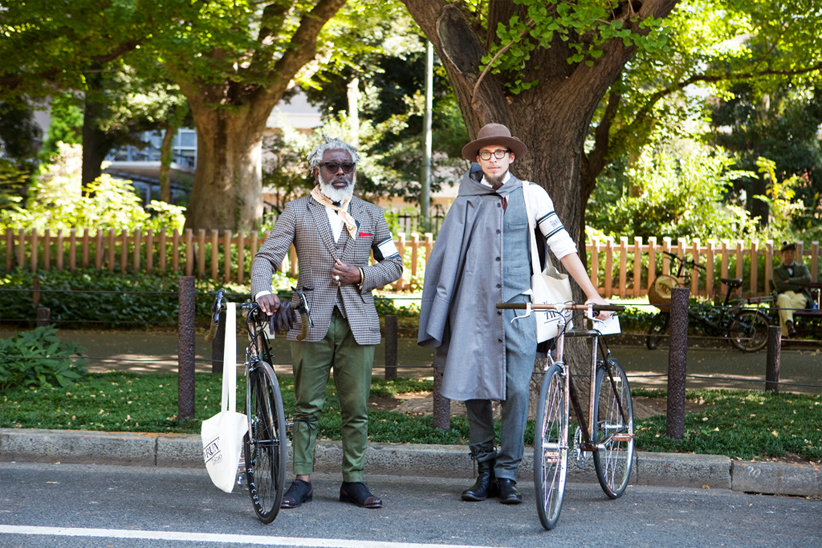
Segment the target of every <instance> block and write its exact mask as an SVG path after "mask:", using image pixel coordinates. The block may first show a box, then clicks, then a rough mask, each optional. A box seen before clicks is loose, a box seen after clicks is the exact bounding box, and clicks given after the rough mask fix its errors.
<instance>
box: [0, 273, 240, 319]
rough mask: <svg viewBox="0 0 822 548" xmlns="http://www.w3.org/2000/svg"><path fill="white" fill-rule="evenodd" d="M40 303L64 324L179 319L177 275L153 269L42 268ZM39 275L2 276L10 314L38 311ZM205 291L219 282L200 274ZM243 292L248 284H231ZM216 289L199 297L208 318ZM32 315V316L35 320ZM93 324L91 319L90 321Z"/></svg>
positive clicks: (3, 300)
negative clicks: (153, 273)
mask: <svg viewBox="0 0 822 548" xmlns="http://www.w3.org/2000/svg"><path fill="white" fill-rule="evenodd" d="M37 277H38V278H39V279H40V288H41V289H42V290H44V291H43V293H41V294H40V305H41V306H44V307H46V308H49V309H50V310H51V318H52V319H53V320H55V321H59V322H62V323H63V325H66V324H68V325H72V324H74V325H84V324H88V323H92V324H98V325H100V326H103V327H112V326H116V325H123V326H137V327H148V326H152V325H168V324H176V323H177V306H178V298H177V292H178V284H177V280H176V278H168V277H165V278H164V277H159V276H150V275H147V274H134V273H132V274H128V275H125V276H124V275H121V274H119V273H112V272H108V271H102V272H98V271H96V270H91V269H89V270H85V271H76V272H74V273H71V272H68V271H57V270H52V271H40V272H38V273H37ZM33 278H34V276H33V275H32V274H31V273H30V272H26V271H21V270H17V271H14V272H12V273H8V274H6V275H5V276H4V277H0V309H1V310H3V316H4V317H5V318H7V319H14V320H24V319H27V318H31V319H33V318H34V317H35V313H34V310H33V308H32V300H31V299H32V295H31V292H30V291H4V290H21V289H25V290H30V289H31V287H32V280H33ZM195 283H196V289H197V291H198V292H199V293H206V292H210V291H216V290H217V289H218V288H219V287H222V286H219V287H218V286H217V285H216V284H215V283H213V282H210V281H204V280H197V281H196V282H195ZM229 290H232V291H236V290H239V291H240V292H244V291H246V289H245V288H242V287H235V286H230V287H229ZM212 299H213V297H211V296H210V295H200V296H198V297H197V303H196V310H195V313H196V317H197V318H198V319H201V320H204V319H205V318H207V317H208V314H209V310H210V307H211V300H212ZM29 321H30V320H29ZM86 326H87V325H86Z"/></svg>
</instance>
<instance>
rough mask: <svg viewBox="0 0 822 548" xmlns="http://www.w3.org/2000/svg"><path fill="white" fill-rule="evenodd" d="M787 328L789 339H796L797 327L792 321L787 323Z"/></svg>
mask: <svg viewBox="0 0 822 548" xmlns="http://www.w3.org/2000/svg"><path fill="white" fill-rule="evenodd" d="M785 327H787V328H788V336H789V337H796V327H794V325H793V322H792V321H791V320H788V321H787V322H785Z"/></svg>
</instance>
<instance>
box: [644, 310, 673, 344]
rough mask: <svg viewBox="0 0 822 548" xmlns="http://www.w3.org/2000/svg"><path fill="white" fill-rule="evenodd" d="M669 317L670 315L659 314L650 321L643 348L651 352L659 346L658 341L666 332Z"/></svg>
mask: <svg viewBox="0 0 822 548" xmlns="http://www.w3.org/2000/svg"><path fill="white" fill-rule="evenodd" d="M670 317H671V316H670V314H666V313H665V312H660V313H659V314H657V315H656V316H654V317H653V318H652V319H651V327H650V328H648V335H647V336H646V337H645V346H646V347H647V348H648V350H653V349H654V348H656V347H657V346H659V341H661V340H662V337H663V336H664V335H665V332H666V331H667V330H668V318H670Z"/></svg>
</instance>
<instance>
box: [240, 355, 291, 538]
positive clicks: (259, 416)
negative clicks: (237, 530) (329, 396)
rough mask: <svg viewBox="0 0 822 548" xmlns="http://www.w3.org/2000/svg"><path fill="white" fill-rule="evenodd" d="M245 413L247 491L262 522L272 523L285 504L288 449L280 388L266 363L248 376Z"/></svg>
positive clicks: (257, 365) (256, 367)
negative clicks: (246, 419) (246, 424)
mask: <svg viewBox="0 0 822 548" xmlns="http://www.w3.org/2000/svg"><path fill="white" fill-rule="evenodd" d="M246 412H247V413H248V418H249V425H250V431H249V432H248V434H246V438H245V466H246V478H247V479H248V491H249V494H250V495H251V501H252V503H253V504H254V511H255V512H256V513H257V516H258V517H259V518H260V521H262V522H263V523H271V522H272V521H274V518H276V517H277V513H278V512H279V511H280V504H282V502H283V488H284V485H285V467H286V458H287V456H286V449H287V448H286V437H285V413H284V412H283V398H282V396H281V395H280V385H279V383H278V382H277V376H276V375H275V374H274V371H273V370H272V369H271V366H270V365H268V364H267V363H265V362H258V363H257V364H256V365H255V366H254V367H253V368H252V369H251V370H250V371H249V373H248V401H247V402H246Z"/></svg>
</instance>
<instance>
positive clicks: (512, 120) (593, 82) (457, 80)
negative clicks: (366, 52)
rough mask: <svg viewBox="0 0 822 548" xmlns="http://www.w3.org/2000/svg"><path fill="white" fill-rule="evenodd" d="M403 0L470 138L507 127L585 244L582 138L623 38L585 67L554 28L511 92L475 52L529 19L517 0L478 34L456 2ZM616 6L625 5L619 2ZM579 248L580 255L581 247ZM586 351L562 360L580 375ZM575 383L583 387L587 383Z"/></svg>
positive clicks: (657, 9) (499, 2)
mask: <svg viewBox="0 0 822 548" xmlns="http://www.w3.org/2000/svg"><path fill="white" fill-rule="evenodd" d="M402 1H403V3H404V4H405V5H406V7H407V8H408V11H409V12H410V13H411V16H412V17H413V18H414V20H415V21H416V22H417V24H418V25H419V26H420V28H421V29H422V30H423V32H425V34H426V36H427V37H428V40H429V41H430V42H431V43H432V44H433V46H434V48H435V49H436V51H437V54H438V55H439V57H440V59H442V62H443V65H444V66H445V70H446V72H447V74H448V78H449V80H450V82H451V85H452V86H453V88H454V93H455V95H456V98H457V101H458V103H459V106H460V110H461V112H462V115H463V118H464V119H465V125H466V127H467V129H468V133H469V135H470V136H471V138H474V137H476V135H477V133H478V132H479V130H480V128H481V127H482V126H483V125H485V124H488V123H491V122H496V123H501V124H505V125H506V126H508V128H509V129H510V130H511V133H512V134H513V135H514V136H516V137H518V138H519V139H521V140H522V141H523V142H524V143H525V144H526V145H527V146H528V154H527V155H526V156H524V157H522V158H516V160H515V161H514V163H513V164H512V166H511V171H512V172H513V173H514V174H515V175H517V176H518V177H520V178H521V179H523V180H529V181H534V182H536V183H538V184H539V185H541V186H542V187H543V188H545V189H546V190H547V191H548V194H549V195H550V196H551V199H552V200H553V202H554V206H555V209H556V212H557V215H558V216H559V218H560V219H561V220H562V222H563V224H564V225H565V228H566V229H567V230H568V232H569V233H570V234H571V236H572V237H573V238H574V239H575V240H576V242H577V245H578V247H579V248H580V249H582V250H584V245H585V238H584V223H583V219H584V217H583V213H584V211H583V208H584V205H585V203H587V200H588V197H589V196H590V192H591V191H592V190H593V187H591V188H585V189H583V188H582V185H581V184H580V183H581V180H580V175H581V168H582V163H583V160H584V159H585V156H584V154H585V138H586V136H587V133H588V128H589V125H590V124H591V119H592V117H593V115H594V112H595V110H596V108H597V106H598V105H599V104H600V101H601V100H602V98H603V97H604V95H605V93H606V92H607V91H608V88H609V87H610V85H611V84H612V83H613V82H614V80H615V79H616V78H617V76H618V75H619V73H620V71H621V70H622V68H623V67H624V65H625V63H627V62H628V60H629V59H630V58H631V56H632V55H633V53H634V51H635V48H634V47H633V46H630V47H629V46H625V45H624V43H623V42H622V40H611V41H609V42H607V43H606V44H604V46H603V48H602V49H603V52H604V53H603V55H602V56H601V57H600V58H599V59H597V60H595V61H594V62H593V65H592V66H590V67H589V66H587V65H586V64H584V63H578V64H569V63H568V62H567V60H568V58H569V56H570V55H571V50H570V48H569V46H568V44H567V43H565V42H563V41H562V40H561V39H560V38H559V36H558V35H556V34H555V35H554V40H553V42H552V44H551V47H550V48H548V49H539V48H538V49H536V50H534V51H533V52H532V53H531V55H530V58H529V60H528V64H527V65H526V67H525V70H524V72H523V74H522V75H521V76H518V75H516V76H514V77H521V78H522V80H523V81H526V82H528V81H532V80H535V79H539V84H538V85H536V86H534V87H531V88H530V89H528V90H526V91H524V92H522V93H520V94H519V95H512V94H510V93H509V92H508V91H507V90H506V88H505V86H504V85H503V83H504V80H503V79H504V78H506V77H511V76H512V75H511V74H506V73H505V72H504V71H503V73H501V74H499V75H495V74H493V73H491V72H490V71H489V72H488V73H486V74H483V72H482V69H481V67H482V64H483V63H482V57H483V56H484V55H485V54H486V53H487V52H488V50H489V48H490V45H491V44H493V43H494V42H496V41H497V38H496V35H495V32H494V31H495V30H496V28H497V22H501V23H503V24H504V23H507V21H508V20H509V19H510V18H511V17H512V16H513V15H518V16H519V18H520V20H521V21H527V20H528V14H527V12H526V11H525V8H523V6H520V5H516V4H515V3H514V2H513V1H511V0H490V1H489V2H488V8H487V17H486V21H487V24H486V28H487V29H489V31H488V33H487V35H485V36H484V37H480V36H479V35H478V34H477V32H478V31H480V28H479V26H478V25H476V17H475V14H467V13H465V12H464V11H462V9H461V8H460V7H458V6H459V4H456V3H450V2H448V1H446V0H402ZM479 5H480V6H482V5H483V4H479ZM626 5H627V4H626ZM675 5H676V0H646V1H645V2H643V3H642V4H641V5H640V4H639V3H634V6H633V7H636V9H638V10H639V12H640V15H641V16H643V17H647V16H651V15H652V16H654V17H665V16H666V15H667V14H668V13H670V11H671V10H672V9H673V7H674V6H675ZM621 9H627V8H625V5H621ZM471 21H474V23H472V22H471ZM472 24H473V26H472ZM629 25H635V23H629ZM634 29H635V30H636V29H637V27H634ZM478 82H479V85H477V83H478ZM580 255H581V256H582V258H583V261H584V260H585V256H584V255H585V254H584V251H583V252H582V253H581V254H580ZM574 296H575V299H576V300H577V301H582V300H584V297H583V295H582V292H581V290H580V289H579V287H577V286H574ZM588 356H590V354H589V352H588V351H587V349H586V348H585V344H584V342H583V341H580V340H577V339H569V340H568V341H567V348H566V361H567V362H568V363H569V365H570V367H571V371H573V372H574V373H575V374H583V375H584V374H586V372H587V371H588V367H589V364H588V360H589V358H588ZM578 385H579V386H578V388H580V389H583V390H580V391H581V392H583V391H584V393H585V394H587V383H585V382H580V383H578ZM532 388H533V387H532ZM532 396H533V395H532Z"/></svg>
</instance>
